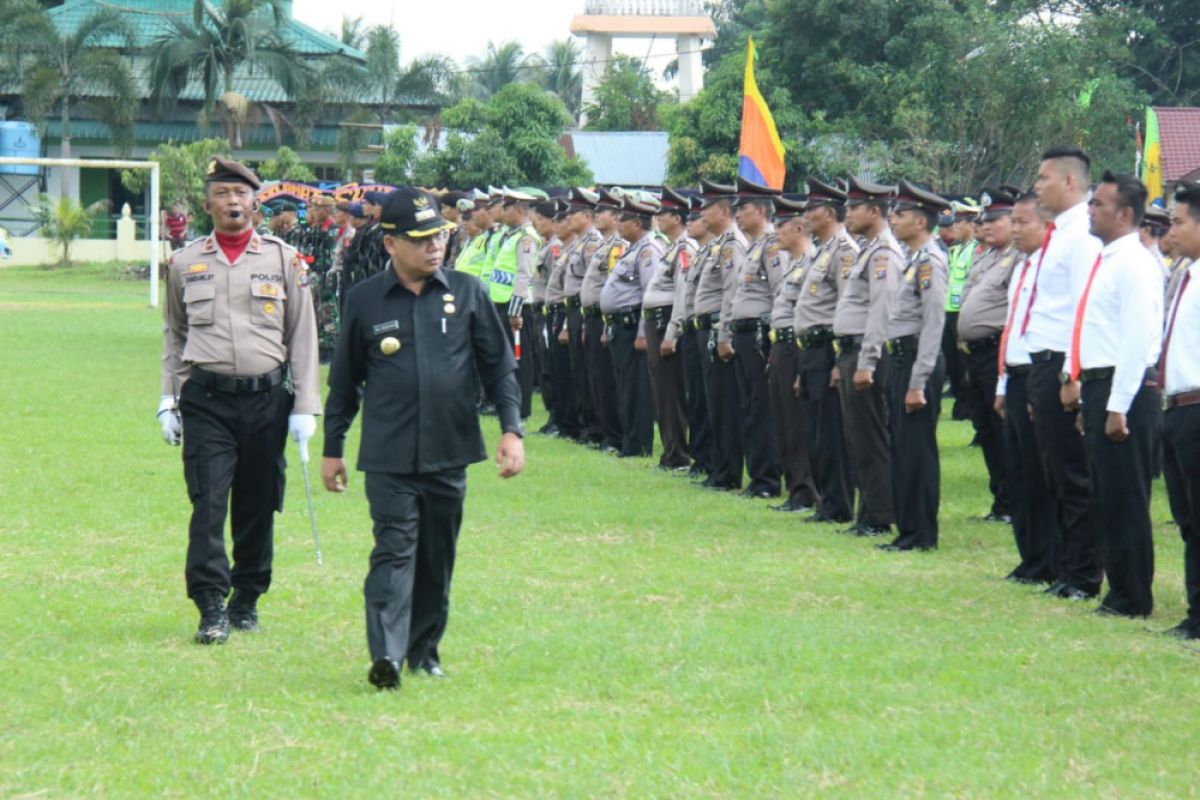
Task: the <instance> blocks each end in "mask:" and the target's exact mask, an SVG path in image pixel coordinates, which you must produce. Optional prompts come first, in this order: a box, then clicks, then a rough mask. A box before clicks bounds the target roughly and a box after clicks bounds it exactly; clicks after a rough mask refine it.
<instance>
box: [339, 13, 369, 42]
mask: <svg viewBox="0 0 1200 800" xmlns="http://www.w3.org/2000/svg"><path fill="white" fill-rule="evenodd" d="M338 40H339V41H341V43H342V44H344V45H346V46H347V47H353V48H354V49H355V50H362V49H363V45H364V44H365V43H366V33H364V32H363V18H362V17H348V16H346V15H345V14H343V15H342V34H341V36H339V37H338Z"/></svg>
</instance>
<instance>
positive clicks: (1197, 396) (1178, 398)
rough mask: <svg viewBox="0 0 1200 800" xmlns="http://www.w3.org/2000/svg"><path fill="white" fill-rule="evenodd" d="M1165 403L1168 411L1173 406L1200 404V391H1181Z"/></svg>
mask: <svg viewBox="0 0 1200 800" xmlns="http://www.w3.org/2000/svg"><path fill="white" fill-rule="evenodd" d="M1164 404H1165V405H1166V407H1167V410H1168V411H1170V410H1171V409H1172V408H1182V407H1184V406H1194V405H1200V392H1180V393H1179V394H1173V395H1171V396H1170V397H1168V398H1167V399H1166V400H1165V401H1164Z"/></svg>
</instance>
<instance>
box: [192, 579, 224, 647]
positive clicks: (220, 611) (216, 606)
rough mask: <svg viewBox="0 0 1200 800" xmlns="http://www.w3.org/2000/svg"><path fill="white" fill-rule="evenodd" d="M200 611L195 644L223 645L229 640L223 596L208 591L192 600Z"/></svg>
mask: <svg viewBox="0 0 1200 800" xmlns="http://www.w3.org/2000/svg"><path fill="white" fill-rule="evenodd" d="M194 601H195V603H196V608H198V609H200V627H199V628H198V629H197V630H196V637H195V639H196V644H225V642H226V641H228V639H229V617H228V616H227V615H226V613H225V596H224V595H223V594H221V593H220V592H217V591H208V592H204V593H203V594H201V595H199V596H197V597H195V598H194Z"/></svg>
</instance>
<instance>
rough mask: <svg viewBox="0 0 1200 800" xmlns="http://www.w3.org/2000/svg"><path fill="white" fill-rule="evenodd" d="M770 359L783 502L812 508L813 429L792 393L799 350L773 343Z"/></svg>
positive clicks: (806, 410) (788, 343)
mask: <svg viewBox="0 0 1200 800" xmlns="http://www.w3.org/2000/svg"><path fill="white" fill-rule="evenodd" d="M770 360H771V367H770V369H768V370H767V385H768V386H769V387H770V394H771V407H772V408H771V410H772V412H773V414H774V417H775V424H776V427H777V429H778V431H779V437H778V438H779V455H780V464H781V466H782V468H783V480H784V488H785V489H786V491H787V499H788V502H790V503H791V504H792V505H800V506H806V507H808V508H813V507H815V506H816V505H817V487H816V484H815V482H814V481H813V470H812V453H813V434H814V432H815V429H814V425H813V424H812V420H811V419H810V417H809V411H810V410H811V409H810V406H809V404H808V403H805V402H804V401H803V400H801V399H800V398H799V397H797V396H796V391H795V384H796V379H797V378H798V377H799V375H800V370H799V367H800V349H799V348H798V347H796V343H795V342H793V341H786V342H775V344H773V345H772V346H771V359H770Z"/></svg>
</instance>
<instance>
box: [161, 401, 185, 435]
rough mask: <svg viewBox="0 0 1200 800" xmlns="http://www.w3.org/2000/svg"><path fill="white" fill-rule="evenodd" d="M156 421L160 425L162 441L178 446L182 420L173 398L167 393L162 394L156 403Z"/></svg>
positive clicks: (181, 433)
mask: <svg viewBox="0 0 1200 800" xmlns="http://www.w3.org/2000/svg"><path fill="white" fill-rule="evenodd" d="M158 422H159V424H160V425H162V437H163V441H164V442H166V443H167V444H170V445H175V446H176V447H178V446H179V444H180V443H181V442H182V441H183V420H182V419H181V418H180V416H179V409H178V408H176V406H175V398H174V397H172V396H171V395H169V394H165V395H163V398H162V401H161V402H159V404H158Z"/></svg>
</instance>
